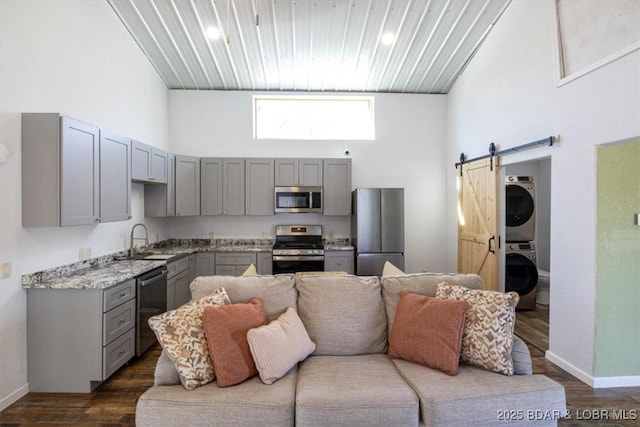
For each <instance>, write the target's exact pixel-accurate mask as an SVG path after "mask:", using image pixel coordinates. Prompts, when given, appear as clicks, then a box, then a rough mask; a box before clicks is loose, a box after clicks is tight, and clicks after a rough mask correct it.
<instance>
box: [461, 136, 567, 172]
mask: <svg viewBox="0 0 640 427" xmlns="http://www.w3.org/2000/svg"><path fill="white" fill-rule="evenodd" d="M555 143H556V137H555V136H550V137H548V138H544V139H539V140H537V141H532V142H529V143H526V144H522V145H518V146H517V147H511V148H505V149H504V150H500V151H496V145H495V144H494V143H493V142H492V143H491V144H489V153H488V154H485V155H483V156H479V157H475V158H473V159H469V160H466V159H465V157H466V156H465V154H464V153H460V162H458V163H456V164H455V166H456V169H458V166H460V176H462V165H463V164H464V163H470V162H475V161H476V160H482V159H486V158H489V159H490V163H491V165H490V166H491V170H493V158H494V157H495V156H504V155H506V154H511V153H516V152H518V151H521V150H525V149H527V148H533V147H538V146H540V145H547V146H549V147H551V146H553V144H555Z"/></svg>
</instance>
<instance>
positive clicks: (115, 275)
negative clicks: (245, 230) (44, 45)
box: [22, 239, 354, 289]
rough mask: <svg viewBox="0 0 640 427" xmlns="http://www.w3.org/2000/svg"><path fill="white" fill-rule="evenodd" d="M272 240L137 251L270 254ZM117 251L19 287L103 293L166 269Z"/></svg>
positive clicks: (333, 245)
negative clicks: (96, 290) (122, 283)
mask: <svg viewBox="0 0 640 427" xmlns="http://www.w3.org/2000/svg"><path fill="white" fill-rule="evenodd" d="M273 244H274V240H273V239H215V240H213V241H211V240H209V239H168V240H165V241H162V242H159V243H154V244H152V245H149V246H148V247H143V248H139V249H138V252H139V253H148V254H154V255H176V256H179V255H189V254H192V253H195V252H271V251H272V249H273ZM324 248H325V250H327V251H353V250H354V247H353V246H352V245H351V244H350V242H349V240H348V239H335V240H331V241H327V240H325V242H324ZM127 258H128V257H127V252H126V251H120V252H116V253H114V254H109V255H104V256H101V257H98V258H93V259H90V260H86V261H80V262H76V263H72V264H68V265H63V266H60V267H54V268H50V269H48V270H43V271H39V272H37V273H33V274H25V275H23V276H22V287H23V288H25V289H30V288H49V289H105V288H108V287H109V286H113V285H116V284H118V283H121V282H123V281H125V280H128V279H131V278H133V277H136V276H139V275H141V274H143V273H146V272H147V271H150V270H153V269H154V268H157V267H160V266H163V265H166V263H167V261H168V260H167V261H165V260H153V261H152V260H130V259H127Z"/></svg>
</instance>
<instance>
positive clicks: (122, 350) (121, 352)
mask: <svg viewBox="0 0 640 427" xmlns="http://www.w3.org/2000/svg"><path fill="white" fill-rule="evenodd" d="M124 352H125V349H124V348H121V349H120V351H119V352H118V356H122V355H123V354H124Z"/></svg>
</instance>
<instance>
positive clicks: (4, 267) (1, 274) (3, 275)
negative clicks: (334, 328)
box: [0, 262, 11, 279]
mask: <svg viewBox="0 0 640 427" xmlns="http://www.w3.org/2000/svg"><path fill="white" fill-rule="evenodd" d="M9 277H11V263H10V262H2V263H0V279H8V278H9Z"/></svg>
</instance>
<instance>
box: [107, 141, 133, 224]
mask: <svg viewBox="0 0 640 427" xmlns="http://www.w3.org/2000/svg"><path fill="white" fill-rule="evenodd" d="M129 219H131V140H130V139H129V138H126V137H124V136H120V135H116V134H115V133H113V132H109V131H106V130H104V129H101V130H100V222H110V221H127V220H129Z"/></svg>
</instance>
